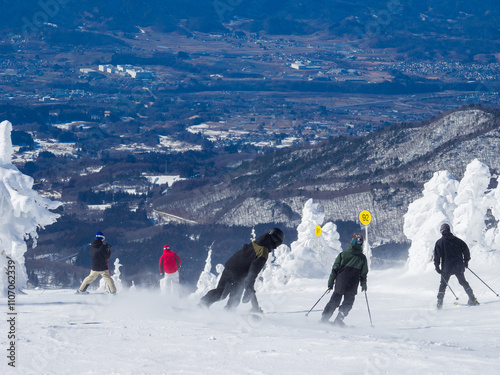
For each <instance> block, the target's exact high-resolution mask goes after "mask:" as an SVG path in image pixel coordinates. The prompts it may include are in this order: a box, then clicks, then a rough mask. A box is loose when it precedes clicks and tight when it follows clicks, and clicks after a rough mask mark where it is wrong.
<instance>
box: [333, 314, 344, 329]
mask: <svg viewBox="0 0 500 375" xmlns="http://www.w3.org/2000/svg"><path fill="white" fill-rule="evenodd" d="M344 318H345V315H344V314H343V313H341V312H339V314H338V315H337V317H336V318H335V320H334V321H333V323H332V324H334V325H336V326H339V327H345V323H344Z"/></svg>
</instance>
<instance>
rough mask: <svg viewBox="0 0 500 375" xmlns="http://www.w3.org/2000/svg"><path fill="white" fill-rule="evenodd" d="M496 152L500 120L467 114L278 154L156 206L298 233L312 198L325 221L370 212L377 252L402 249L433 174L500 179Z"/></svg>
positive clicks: (487, 113)
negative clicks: (393, 245)
mask: <svg viewBox="0 0 500 375" xmlns="http://www.w3.org/2000/svg"><path fill="white" fill-rule="evenodd" d="M498 150H500V115H499V112H498V111H495V110H489V109H484V108H466V109H461V110H456V111H451V112H448V113H445V114H443V115H441V116H439V117H437V118H434V119H432V120H429V121H425V122H422V123H416V124H401V125H395V126H391V127H388V128H384V129H382V130H380V131H377V132H375V133H372V134H371V135H369V136H367V137H364V138H357V137H356V138H355V137H339V138H335V139H332V140H330V141H327V142H325V143H322V144H319V145H315V146H309V147H304V148H298V149H292V150H282V151H278V152H276V153H273V154H270V155H267V156H263V157H261V158H258V159H256V160H253V161H252V162H250V163H248V164H244V165H242V166H240V167H239V168H237V169H236V170H235V171H233V172H231V173H230V174H229V175H228V176H227V178H226V179H225V180H224V181H218V182H217V184H216V185H214V186H205V187H202V188H198V189H192V188H191V187H189V186H185V190H184V189H183V186H182V183H179V186H178V188H177V189H174V191H173V193H172V194H171V195H169V196H167V197H163V198H161V199H159V200H158V201H156V202H155V206H156V208H158V209H160V210H162V211H166V212H171V213H174V214H178V215H180V216H183V217H187V218H190V219H192V220H195V221H197V222H203V223H219V224H227V225H245V226H253V225H257V224H262V223H282V224H284V225H286V226H290V227H294V226H296V225H297V224H298V222H299V218H300V216H301V211H302V207H303V205H304V203H305V202H306V201H307V199H309V198H314V200H315V202H319V203H320V207H321V209H322V210H323V211H324V212H325V215H326V220H333V221H337V220H340V221H357V218H358V215H359V213H360V212H361V211H362V210H368V211H370V212H371V213H372V215H373V222H372V224H371V233H372V240H373V241H374V243H375V244H381V243H386V242H391V241H395V242H405V241H406V239H405V238H404V235H403V231H402V227H403V215H404V214H405V213H406V211H407V207H408V204H409V203H411V202H412V201H413V200H415V199H416V198H417V197H419V195H420V194H421V192H422V189H423V184H424V183H425V182H427V181H428V180H429V179H430V178H431V177H432V175H433V173H434V172H436V171H439V170H448V171H449V172H451V173H452V174H453V175H454V176H455V178H457V179H460V178H461V177H462V175H463V173H464V171H465V168H466V166H467V164H468V163H470V162H471V161H472V160H473V159H474V158H478V159H479V160H480V161H481V162H483V163H485V164H486V165H488V166H489V167H490V168H491V170H492V173H498V171H500V158H499V155H498ZM186 184H189V182H186Z"/></svg>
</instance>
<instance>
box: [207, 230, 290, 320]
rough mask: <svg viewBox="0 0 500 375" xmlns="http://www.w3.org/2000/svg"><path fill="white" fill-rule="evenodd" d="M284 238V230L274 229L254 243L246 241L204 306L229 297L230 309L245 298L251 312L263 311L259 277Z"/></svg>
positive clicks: (231, 260) (230, 259)
mask: <svg viewBox="0 0 500 375" xmlns="http://www.w3.org/2000/svg"><path fill="white" fill-rule="evenodd" d="M284 238H285V235H284V233H283V232H282V231H281V229H279V228H273V229H271V230H270V231H269V232H267V233H266V234H264V235H262V236H260V237H259V238H257V239H256V240H255V241H252V242H251V243H250V244H245V245H244V246H243V248H242V249H241V250H239V251H237V252H236V253H235V254H234V255H232V256H231V257H230V258H229V259H228V260H227V262H226V263H225V264H224V271H223V272H222V275H221V278H220V280H219V283H218V284H217V287H216V288H215V289H212V290H210V291H209V292H208V293H207V294H206V295H205V296H203V297H202V298H201V301H200V305H201V306H204V307H207V308H208V307H210V306H211V305H212V304H213V303H214V302H217V301H220V300H223V299H225V298H226V297H227V296H229V300H228V302H227V305H226V307H225V308H226V309H228V310H232V309H234V308H236V307H237V306H238V305H239V303H240V300H242V301H243V303H246V302H251V304H252V310H251V311H254V312H262V310H261V308H260V306H259V302H258V301H257V296H256V294H255V289H254V285H255V279H256V278H257V275H258V274H259V272H260V271H261V270H262V268H264V265H265V264H266V261H267V258H268V256H269V252H270V251H272V250H274V249H276V248H277V247H278V246H280V245H281V244H282V243H283V240H284ZM243 292H244V295H243V299H242V298H241V297H242V294H243Z"/></svg>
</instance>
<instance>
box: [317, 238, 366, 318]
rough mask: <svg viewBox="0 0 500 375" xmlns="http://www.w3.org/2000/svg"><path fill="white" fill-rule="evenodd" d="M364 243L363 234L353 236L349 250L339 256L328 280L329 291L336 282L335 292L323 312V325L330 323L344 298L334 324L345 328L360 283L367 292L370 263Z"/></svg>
mask: <svg viewBox="0 0 500 375" xmlns="http://www.w3.org/2000/svg"><path fill="white" fill-rule="evenodd" d="M363 242H364V238H363V235H362V234H353V235H352V238H351V243H350V244H349V248H348V249H347V250H345V251H343V252H341V253H340V254H339V255H337V258H336V259H335V262H334V263H333V267H332V272H331V273H330V278H329V279H328V289H330V290H331V289H333V284H334V282H335V290H334V291H333V294H332V296H331V298H330V301H329V302H328V303H327V304H326V306H325V309H324V310H323V314H322V316H321V323H328V321H329V319H330V317H331V316H332V315H333V313H334V312H335V310H336V309H337V307H339V305H340V301H341V300H342V297H344V300H343V301H342V305H340V307H339V313H338V315H337V317H336V318H335V320H334V322H333V324H336V325H339V326H345V323H344V318H345V317H346V316H347V314H349V311H351V309H352V305H353V304H354V299H355V298H356V294H357V290H358V286H359V283H360V282H361V290H362V291H366V290H367V286H366V276H367V274H368V261H367V259H366V256H365V254H363V247H362V246H363Z"/></svg>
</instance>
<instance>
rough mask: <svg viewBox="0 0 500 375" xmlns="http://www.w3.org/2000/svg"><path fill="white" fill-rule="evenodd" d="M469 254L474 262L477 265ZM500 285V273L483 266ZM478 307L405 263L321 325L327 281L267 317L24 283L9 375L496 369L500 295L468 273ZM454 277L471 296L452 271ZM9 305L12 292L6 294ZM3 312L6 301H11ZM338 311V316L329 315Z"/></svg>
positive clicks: (302, 286)
mask: <svg viewBox="0 0 500 375" xmlns="http://www.w3.org/2000/svg"><path fill="white" fill-rule="evenodd" d="M472 266H473V262H471V267H472ZM475 272H476V273H478V274H480V276H481V277H482V278H483V280H484V281H485V282H487V283H488V284H489V285H491V286H494V287H496V288H498V289H500V285H499V282H498V277H496V276H494V275H491V274H485V273H484V272H482V271H481V270H480V269H479V270H475ZM466 277H467V278H468V280H469V282H470V284H471V286H472V288H473V289H474V292H475V293H476V295H477V297H478V299H479V301H480V302H481V305H480V306H477V307H468V306H457V305H454V302H455V298H454V297H453V295H452V294H451V293H449V292H448V293H447V294H446V297H445V305H444V308H443V309H442V310H440V311H438V310H436V308H435V302H436V292H437V287H438V284H439V275H438V274H436V273H435V272H426V273H424V274H420V275H415V274H411V273H408V272H406V271H404V270H402V269H391V270H385V271H372V272H370V274H369V279H368V293H367V297H368V301H369V307H370V311H371V316H372V321H373V325H374V326H373V327H372V326H371V324H370V318H369V315H368V308H367V303H366V299H365V295H364V293H363V294H362V293H358V295H357V298H356V301H355V303H354V307H353V309H352V311H351V313H350V314H349V316H348V317H347V318H346V319H345V322H346V323H347V324H348V325H352V326H351V327H349V328H338V327H335V326H331V325H324V324H320V323H319V322H318V321H319V319H320V314H321V310H322V309H323V307H324V306H325V304H326V302H327V301H328V297H329V294H327V295H326V296H325V297H324V298H323V299H322V300H321V301H320V303H318V305H317V306H316V307H315V308H314V310H313V311H312V312H311V313H310V314H309V315H308V316H306V313H307V311H308V310H309V309H310V308H311V307H312V306H313V305H314V303H315V302H316V301H317V300H318V298H320V297H321V295H322V294H323V293H324V292H325V290H326V282H327V281H326V280H321V279H295V280H293V281H290V282H289V283H288V284H287V285H286V286H283V287H282V288H280V289H278V290H274V291H261V292H259V293H258V298H259V301H260V303H261V306H262V308H263V310H264V311H265V312H266V314H263V315H251V314H248V310H249V308H250V306H249V305H245V304H242V305H240V306H239V307H238V309H237V310H236V311H235V312H227V311H225V310H224V305H225V301H224V302H218V303H215V304H214V305H213V306H212V307H211V309H210V310H205V309H199V308H197V307H196V304H197V303H198V301H199V296H196V295H194V294H190V295H186V296H185V297H181V298H179V297H173V296H169V295H165V294H162V293H161V292H160V290H159V288H158V289H155V290H145V289H140V288H133V289H131V290H129V289H124V290H122V291H121V292H119V294H118V295H116V296H112V295H107V294H89V295H75V294H74V291H73V290H55V291H49V290H45V291H44V290H28V291H26V293H27V294H26V295H18V296H17V300H16V309H17V312H18V315H17V322H16V336H17V342H16V363H15V364H16V368H15V369H14V368H11V367H9V366H8V359H7V358H6V355H5V353H6V352H7V351H6V350H5V349H6V348H8V345H9V343H8V340H7V329H8V328H7V325H6V320H7V319H6V315H4V319H2V325H1V327H2V335H1V336H0V338H1V347H2V349H3V352H4V355H3V356H2V359H1V362H2V363H1V365H0V368H1V369H2V370H1V373H2V374H26V375H27V374H37V375H38V374H64V375H67V374H214V375H221V374H333V373H334V374H425V373H429V372H432V373H435V374H470V373H471V371H472V372H473V373H479V374H482V375H485V374H497V373H498V368H499V366H500V358H499V353H500V320H499V319H498V317H499V314H498V309H499V308H500V298H498V297H496V296H495V295H494V294H493V293H492V292H491V291H490V290H488V289H487V288H486V286H484V284H482V283H481V282H480V281H479V280H478V279H477V278H475V277H474V276H473V275H472V274H471V273H470V272H468V271H467V273H466ZM450 286H451V287H452V288H453V290H454V291H455V293H456V294H457V295H458V297H459V298H460V302H462V303H466V301H467V296H466V295H465V293H464V292H463V290H462V289H461V288H460V286H459V285H458V282H457V281H456V279H455V278H454V277H452V279H451V281H450ZM1 304H2V306H4V307H6V306H7V301H6V299H5V298H4V299H2V300H1ZM4 311H6V308H4ZM334 317H335V314H334V316H333V318H334Z"/></svg>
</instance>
